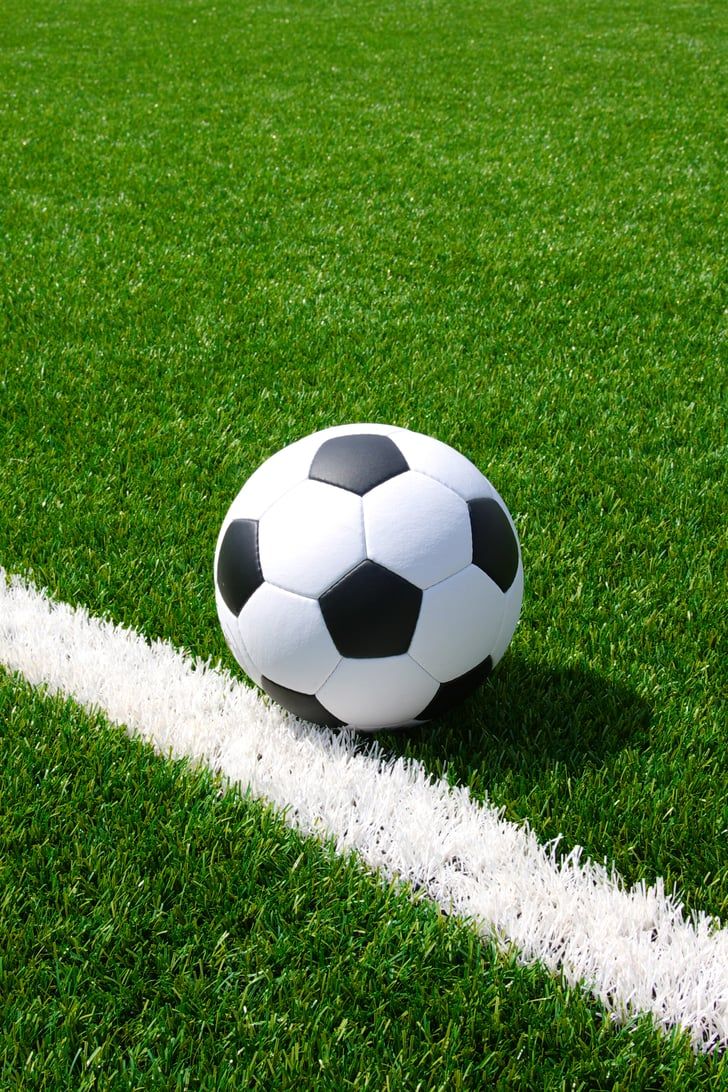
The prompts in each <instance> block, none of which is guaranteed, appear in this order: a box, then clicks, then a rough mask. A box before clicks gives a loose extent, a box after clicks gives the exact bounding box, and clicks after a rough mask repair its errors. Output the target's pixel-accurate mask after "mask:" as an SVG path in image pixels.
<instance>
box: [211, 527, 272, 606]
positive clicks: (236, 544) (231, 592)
mask: <svg viewBox="0 0 728 1092" xmlns="http://www.w3.org/2000/svg"><path fill="white" fill-rule="evenodd" d="M262 583H263V572H262V570H261V567H260V555H259V553H258V521H257V520H255V519H234V520H233V521H232V523H231V524H230V526H229V527H228V529H227V531H226V532H225V534H224V536H223V540H222V545H221V546H220V553H219V556H218V559H217V586H218V587H219V589H220V594H221V595H222V597H223V600H224V601H225V605H226V606H227V608H228V610H231V611H232V612H233V614H236V615H237V614H240V611H241V610H242V609H243V607H244V606H245V604H246V603H247V601H248V600H249V599H250V597H251V595H252V594H253V592H254V591H255V590H256V588H259V587H260V585H261V584H262Z"/></svg>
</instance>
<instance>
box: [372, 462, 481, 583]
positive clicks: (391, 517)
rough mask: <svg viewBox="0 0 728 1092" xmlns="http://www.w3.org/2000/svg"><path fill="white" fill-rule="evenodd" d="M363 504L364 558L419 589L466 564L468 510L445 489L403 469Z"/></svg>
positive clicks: (469, 553) (469, 549) (469, 555)
mask: <svg viewBox="0 0 728 1092" xmlns="http://www.w3.org/2000/svg"><path fill="white" fill-rule="evenodd" d="M363 503H364V529H365V532H366V542H367V555H368V557H369V558H370V559H371V560H372V561H376V562H377V564H379V565H383V566H384V567H385V568H387V569H389V570H390V571H391V572H394V573H397V575H398V576H402V577H404V578H405V580H409V581H410V582H411V583H412V584H415V585H416V586H417V587H418V588H429V587H430V586H431V585H432V584H436V583H438V581H440V580H444V579H445V578H446V577H448V576H452V575H453V573H456V572H458V571H459V570H460V569H462V568H464V567H465V566H466V565H467V564H469V562H470V560H471V558H472V556H473V544H472V538H471V535H470V515H469V512H468V506H467V504H466V503H465V501H464V500H463V499H462V497H460V496H458V494H457V493H453V491H452V490H451V489H448V488H447V486H445V485H441V484H440V482H436V481H434V480H433V479H432V478H428V477H425V475H424V474H417V473H414V472H412V471H407V472H406V473H404V474H398V475H397V476H396V477H393V478H390V479H389V480H388V481H385V482H384V483H383V484H382V485H378V486H377V487H376V488H375V489H372V490H371V491H370V492H369V493H367V494H366V496H365V497H364V502H363Z"/></svg>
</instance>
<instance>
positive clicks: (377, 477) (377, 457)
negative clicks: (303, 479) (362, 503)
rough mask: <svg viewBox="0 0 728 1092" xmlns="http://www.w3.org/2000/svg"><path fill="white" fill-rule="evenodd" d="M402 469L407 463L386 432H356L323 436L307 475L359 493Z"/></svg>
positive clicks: (315, 479) (399, 472)
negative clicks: (328, 438)
mask: <svg viewBox="0 0 728 1092" xmlns="http://www.w3.org/2000/svg"><path fill="white" fill-rule="evenodd" d="M406 470H409V466H408V465H407V462H406V460H405V457H404V455H403V454H402V452H401V451H400V450H399V448H398V447H397V445H396V444H395V442H394V441H393V440H390V439H389V437H388V436H376V435H374V434H372V433H359V434H357V435H353V436H335V437H334V438H333V439H331V440H325V441H324V443H323V444H322V445H321V447H320V448H319V449H318V451H317V452H316V456H315V458H314V460H313V462H312V463H311V469H310V471H309V474H308V476H309V478H313V480H314V481H317V482H326V483H327V484H328V485H337V486H338V487H339V488H340V489H348V490H349V491H350V492H351V493H358V494H359V496H360V497H363V496H364V494H365V493H368V492H369V490H370V489H373V488H374V486H375V485H381V484H382V482H386V481H388V480H389V478H394V477H396V476H397V474H404V472H405V471H406Z"/></svg>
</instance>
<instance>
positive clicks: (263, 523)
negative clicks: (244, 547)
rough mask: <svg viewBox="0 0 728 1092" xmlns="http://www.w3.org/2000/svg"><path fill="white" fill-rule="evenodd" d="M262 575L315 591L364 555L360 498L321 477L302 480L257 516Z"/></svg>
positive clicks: (290, 588) (280, 584) (312, 593)
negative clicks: (315, 479) (314, 479)
mask: <svg viewBox="0 0 728 1092" xmlns="http://www.w3.org/2000/svg"><path fill="white" fill-rule="evenodd" d="M258 549H259V557H260V565H261V569H262V572H263V577H264V579H265V580H267V581H269V582H270V583H271V584H277V585H278V587H280V588H285V589H286V590H287V591H293V592H298V593H299V594H300V595H309V596H317V595H320V594H321V593H322V592H324V591H326V589H327V588H328V587H330V586H331V584H333V583H335V581H337V580H338V579H339V578H340V577H342V576H343V575H344V573H346V572H348V571H349V570H350V569H352V568H353V567H354V566H355V565H357V564H359V562H361V561H363V560H364V558H365V557H366V546H365V542H364V524H363V519H362V510H361V499H360V498H359V497H358V496H357V495H356V494H355V493H350V492H348V491H346V490H343V489H337V488H336V486H332V485H328V484H326V483H324V482H319V481H310V480H307V481H305V482H301V484H300V485H297V486H294V488H293V489H291V490H289V492H288V493H286V495H285V496H284V497H281V499H280V500H279V501H277V502H276V503H275V504H274V505H273V506H272V507H271V508H269V509H268V511H267V512H265V514H264V515H263V517H262V518H261V520H260V524H259V529H258Z"/></svg>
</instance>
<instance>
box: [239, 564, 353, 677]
mask: <svg viewBox="0 0 728 1092" xmlns="http://www.w3.org/2000/svg"><path fill="white" fill-rule="evenodd" d="M238 631H239V633H240V636H241V638H242V641H243V644H244V645H245V648H246V650H247V652H248V655H249V656H250V658H251V659H252V661H253V663H254V664H255V666H256V667H257V669H258V672H259V674H260V675H261V676H264V677H265V678H266V679H270V680H271V681H272V682H274V683H277V684H278V685H279V686H286V687H288V688H290V689H293V690H300V691H302V692H303V693H307V694H313V693H314V692H315V691H316V690H317V689H318V688H319V686H321V685H322V683H324V682H325V681H326V679H327V678H328V677H329V675H330V674H331V672H332V671H333V670H334V668H335V667H336V665H337V664H338V662H339V660H340V659H341V657H340V655H339V653H338V652H337V650H336V646H335V645H334V642H333V641H332V640H331V636H330V634H329V631H328V629H327V628H326V623H325V622H324V619H323V615H322V614H321V607H320V606H319V605H318V602H317V600H315V599H307V598H305V597H304V596H302V595H296V594H295V593H294V592H289V591H284V590H283V589H282V588H277V587H274V585H273V584H261V586H260V587H259V588H258V589H257V591H255V592H254V593H253V594H252V595H251V597H250V599H249V600H248V602H247V603H246V604H245V606H244V607H243V609H242V611H241V612H240V617H239V619H238Z"/></svg>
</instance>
